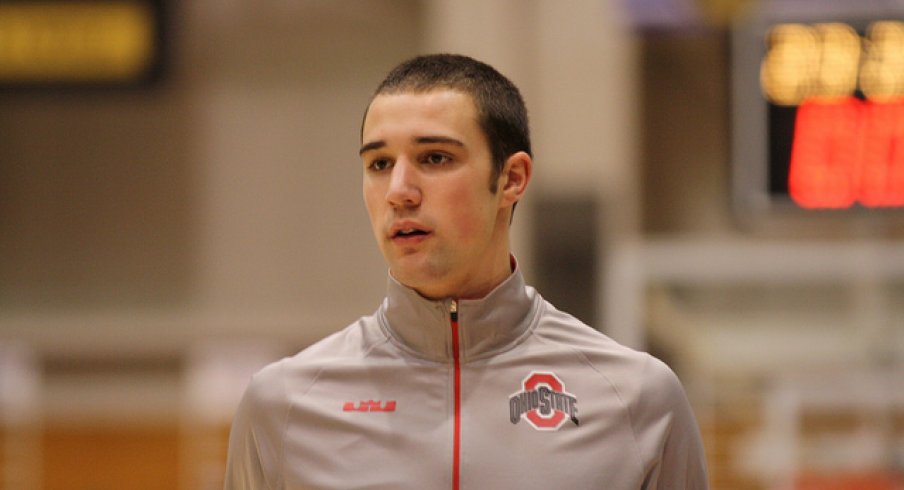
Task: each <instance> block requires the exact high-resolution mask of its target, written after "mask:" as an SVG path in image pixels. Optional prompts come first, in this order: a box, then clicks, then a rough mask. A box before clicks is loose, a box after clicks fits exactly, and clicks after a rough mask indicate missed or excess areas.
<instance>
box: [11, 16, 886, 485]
mask: <svg viewBox="0 0 904 490" xmlns="http://www.w3.org/2000/svg"><path fill="white" fill-rule="evenodd" d="M901 19H904V4H902V2H901V1H900V0H886V1H877V0H861V1H858V2H848V1H846V0H837V1H830V0H819V1H814V0H781V1H765V0H763V1H755V0H747V1H744V0H566V1H542V0H369V1H363V0H361V1H351V0H345V1H339V0H335V1H329V0H256V1H251V0H190V1H185V2H177V1H175V0H122V1H114V0H106V1H103V0H90V1H88V0H85V1H78V2H73V1H68V0H44V1H37V0H35V1H29V0H3V1H2V2H0V488H2V489H11V490H12V489H15V490H19V489H22V490H31V489H47V490H51V489H66V490H81V489H86V490H87V489H101V490H104V489H125V488H128V489H168V490H169V489H186V490H188V489H214V488H221V486H222V472H223V468H224V464H225V453H226V438H227V434H228V430H229V423H230V419H231V416H232V411H233V409H234V407H235V404H236V403H237V401H238V398H239V396H240V395H241V393H242V391H243V389H244V387H245V384H246V383H247V380H248V378H249V376H250V375H251V373H253V372H254V371H255V370H256V369H258V368H259V367H261V366H262V365H263V364H265V363H267V362H270V361H272V360H275V359H278V358H279V357H282V356H284V355H287V354H292V353H294V352H296V351H298V350H299V349H302V348H304V347H305V346H307V345H309V344H310V343H312V342H313V341H315V340H317V339H319V338H321V337H323V336H325V335H327V334H329V333H331V332H332V331H335V330H338V329H340V328H342V327H344V326H345V325H347V324H348V323H350V322H351V321H353V320H354V319H356V318H357V317H358V316H361V315H364V314H369V313H371V312H372V311H373V310H374V309H375V308H376V307H377V305H378V303H379V301H380V300H381V298H382V295H383V291H384V288H385V282H386V268H385V265H384V263H383V261H382V258H381V256H380V255H379V252H378V251H377V249H376V246H375V244H374V243H373V239H372V237H371V232H370V227H369V223H368V220H367V216H366V213H365V211H364V207H363V203H362V200H361V190H360V186H361V180H360V179H361V176H360V174H361V170H360V162H359V160H358V157H357V148H358V146H359V139H358V138H359V134H358V132H359V129H360V122H361V117H362V115H363V110H364V108H365V105H366V103H367V102H368V100H369V97H370V94H371V91H372V90H373V89H374V88H375V86H376V84H377V83H378V82H379V81H380V80H381V78H382V76H383V75H384V74H385V73H386V71H387V70H388V69H389V68H390V67H392V66H393V65H395V64H396V63H398V62H399V61H401V60H403V59H405V58H408V57H410V56H413V55H416V54H419V53H424V52H434V51H447V52H459V53H464V54H469V55H472V56H475V57H477V58H479V59H482V60H485V61H487V62H489V63H491V64H493V65H494V66H496V67H497V68H498V69H500V71H502V72H503V73H505V74H506V75H508V76H509V77H510V78H512V79H513V80H514V81H515V83H516V84H518V85H519V86H520V87H521V89H522V91H523V94H524V96H525V98H526V101H527V105H528V108H529V110H530V111H531V118H532V120H531V122H532V131H533V138H534V148H535V157H536V169H535V172H536V174H535V179H534V181H533V183H532V189H531V191H530V192H529V196H528V198H527V199H526V201H525V202H524V203H522V205H521V206H519V212H518V214H517V215H516V217H515V223H514V228H513V232H514V236H515V244H514V247H515V253H516V255H517V256H518V258H519V261H520V263H521V264H522V267H523V269H524V271H525V273H526V276H527V278H528V281H529V282H531V283H533V284H534V285H536V286H537V288H538V289H539V290H540V291H541V293H543V294H544V295H545V296H547V297H548V298H550V299H551V300H552V301H553V302H554V303H556V304H558V305H559V306H561V307H562V308H563V309H566V310H569V311H571V312H573V313H575V314H576V315H577V316H578V317H580V318H582V319H584V320H585V321H587V322H589V323H591V324H592V325H594V326H596V327H597V328H599V329H600V330H601V331H603V332H604V333H606V334H608V335H610V336H612V337H614V338H615V339H617V340H619V341H621V342H623V343H625V344H628V345H631V346H634V347H637V348H641V349H645V350H649V351H651V352H652V353H654V354H656V355H657V356H659V357H661V358H662V359H663V360H665V361H666V362H668V363H669V364H670V365H671V366H672V367H673V368H674V369H675V370H676V372H677V373H678V374H679V376H680V377H681V379H682V381H683V382H684V384H685V386H686V387H687V389H688V393H689V395H690V397H691V401H692V404H693V405H694V408H695V410H696V414H697V417H698V419H699V422H700V426H701V428H702V431H703V436H704V439H705V443H706V449H707V457H708V464H709V469H710V474H711V479H712V488H713V489H715V490H746V489H750V490H754V489H763V490H766V489H768V490H779V489H782V490H784V489H797V490H801V489H807V490H809V489H901V488H904V478H902V475H904V381H902V380H904V208H902V207H901V206H902V204H904V203H902V202H901V201H904V144H902V142H904V116H902V110H901V109H900V107H901V102H900V100H901V98H902V96H904V80H902V76H904V75H901V74H904V65H902V61H901V57H902V56H904V55H901V53H904V36H902V34H901V33H902V32H904V28H902V27H901V23H900V21H901ZM827 77H829V78H831V80H829V79H828V78H827ZM835 82H837V83H835ZM814 100H815V101H817V102H818V103H821V102H824V101H826V100H828V105H832V104H834V103H835V102H833V101H838V100H844V101H847V102H845V103H846V104H848V105H849V106H851V107H855V108H856V109H852V110H853V111H854V112H856V114H858V115H857V116H851V117H855V119H845V121H848V122H849V123H850V124H848V125H847V126H843V127H844V128H847V129H843V130H839V129H838V128H837V127H836V126H837V125H834V122H835V121H837V120H838V118H836V117H834V116H831V117H830V116H823V117H815V119H814V118H812V117H811V119H813V121H815V122H812V121H811V122H810V123H809V124H810V125H809V126H806V128H805V129H801V126H802V125H803V122H802V121H804V120H805V119H806V118H805V117H804V114H805V113H806V114H811V115H812V114H813V112H812V111H810V112H808V111H807V110H805V109H804V107H805V105H807V104H810V102H813V101H814ZM817 105H818V104H817ZM807 106H808V107H809V105H807ZM845 107H847V106H845ZM865 107H869V108H875V107H880V108H885V109H882V110H886V109H888V110H886V112H884V113H883V114H886V113H888V114H891V115H890V116H888V115H887V116H884V117H885V118H884V119H882V120H881V121H880V122H876V121H878V120H879V118H878V116H876V117H872V116H866V115H863V114H867V112H869V111H872V110H873V109H869V110H867V109H863V108H865ZM896 107H897V109H896ZM861 109H862V110H861ZM841 111H842V112H844V111H847V112H844V113H845V114H847V113H848V112H850V111H849V110H848V109H843V110H841ZM877 111H878V110H877ZM888 111H891V112H888ZM895 111H897V112H895ZM874 112H875V111H874ZM870 113H872V112H870ZM877 113H878V112H877ZM808 117H809V116H808ZM845 117H847V116H845ZM870 117H872V119H870ZM851 121H853V122H851ZM863 121H866V122H863ZM796 125H797V126H796ZM814 128H815V129H814ZM850 128H854V129H850ZM839 132H841V133H845V134H848V138H849V139H850V138H854V139H856V141H867V142H868V143H865V144H863V143H857V144H852V143H849V142H848V143H845V142H844V141H841V142H839ZM852 134H853V135H856V137H854V136H850V135H852ZM805 135H810V136H809V138H810V141H809V144H810V145H811V148H816V149H811V151H810V153H808V154H807V155H811V157H809V158H810V160H807V159H806V158H807V155H804V156H803V157H798V156H795V158H797V159H798V160H797V163H795V162H794V161H792V160H794V159H792V157H791V155H792V153H793V151H794V150H793V148H794V147H795V145H798V146H800V145H802V143H800V142H799V140H800V139H801V138H804V136H805ZM814 135H815V136H814ZM795 138H797V140H798V141H795ZM852 145H853V146H852ZM857 145H860V146H857ZM881 145H885V146H881ZM853 147H856V148H868V149H870V148H872V149H875V148H881V149H882V151H877V152H873V153H880V155H879V157H876V158H879V159H880V160H881V162H880V163H875V162H873V163H868V162H867V163H862V162H861V161H863V162H866V161H867V160H869V158H867V157H866V156H863V155H866V154H867V153H870V152H869V151H868V150H862V149H861V150H857V152H859V153H857V155H855V156H854V157H850V156H846V157H845V158H835V160H839V159H840V160H843V161H841V163H838V162H835V163H833V165H841V166H845V165H847V167H844V168H845V169H846V170H844V171H843V172H841V174H839V173H838V171H834V173H832V174H831V175H829V177H832V178H834V179H835V180H836V181H838V182H841V183H840V184H839V183H838V182H836V183H835V185H834V187H833V186H831V185H823V182H824V180H825V179H828V178H829V177H824V176H823V174H820V173H819V172H820V170H819V168H820V166H823V167H826V168H828V167H827V165H828V164H824V163H823V162H824V160H820V158H823V159H829V160H832V159H833V157H835V156H838V155H848V153H845V151H847V150H848V149H850V148H853ZM816 154H818V155H822V156H821V157H813V156H812V155H816ZM801 158H803V160H800V159H801ZM871 158H872V157H871ZM855 160H856V161H858V162H861V163H858V164H857V165H854V164H853V163H851V162H853V161H855ZM826 161H828V160H826ZM833 161H834V160H833ZM799 162H803V163H799ZM795 165H796V168H798V169H801V168H804V167H807V165H809V167H807V168H811V169H813V168H815V169H816V170H811V171H809V173H807V172H803V173H801V172H802V171H797V173H796V174H795V170H794V168H795ZM858 165H859V166H858ZM866 166H869V168H871V169H878V168H881V169H883V170H882V172H884V173H883V174H882V175H881V176H880V177H871V178H873V180H876V179H878V180H879V182H880V184H881V185H880V187H881V189H880V190H879V191H875V190H873V191H869V190H868V189H867V188H866V185H865V184H863V182H865V181H866V180H868V179H867V177H864V176H865V175H867V173H866V171H862V170H861V169H862V168H865V167H866ZM833 168H835V167H833ZM836 170H837V168H836ZM839 175H840V177H839ZM869 175H873V174H869ZM896 176H897V177H896ZM821 179H822V180H821ZM839 179H840V180H839ZM896 179H897V180H896ZM870 192H872V193H870ZM877 193H878V194H877ZM814 196H815V197H814ZM875 196H879V198H876V197H875ZM400 470H401V471H404V469H401V468H400Z"/></svg>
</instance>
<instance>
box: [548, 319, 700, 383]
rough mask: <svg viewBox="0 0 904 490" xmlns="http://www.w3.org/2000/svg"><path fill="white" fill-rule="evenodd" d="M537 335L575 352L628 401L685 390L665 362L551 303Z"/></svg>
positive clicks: (556, 345) (551, 343)
mask: <svg viewBox="0 0 904 490" xmlns="http://www.w3.org/2000/svg"><path fill="white" fill-rule="evenodd" d="M537 335H538V337H539V338H540V339H541V340H542V341H544V342H547V343H548V344H550V345H553V346H555V347H556V348H560V349H566V350H569V351H571V352H573V353H574V354H575V356H576V357H577V358H578V359H580V360H581V361H582V362H584V363H585V364H586V365H587V366H589V367H590V368H592V369H593V370H594V371H596V372H597V373H598V374H599V376H600V377H601V379H604V380H605V381H606V382H607V383H609V384H612V385H613V386H614V387H615V388H616V390H618V391H619V392H620V393H622V394H623V395H624V396H625V397H626V398H635V399H636V398H638V397H643V396H644V394H645V393H653V392H669V393H674V391H675V390H676V389H677V390H679V391H683V388H682V387H681V383H680V381H679V380H678V378H677V376H676V375H675V373H674V371H672V369H671V368H670V367H669V366H668V365H667V364H666V363H665V362H663V361H661V360H660V359H658V358H656V357H654V356H652V355H650V354H649V353H647V352H644V351H640V350H636V349H633V348H631V347H628V346H626V345H624V344H621V343H619V342H617V341H616V340H614V339H612V338H611V337H609V336H608V335H606V334H604V333H603V332H601V331H599V330H597V329H595V328H593V327H591V326H589V325H587V324H586V323H584V322H583V321H581V320H579V319H577V318H576V317H574V316H572V315H570V314H569V313H566V312H564V311H561V310H559V309H557V308H556V307H555V306H553V305H552V304H550V303H548V302H547V303H546V305H545V312H544V314H543V316H542V317H541V318H540V324H539V325H538V328H537Z"/></svg>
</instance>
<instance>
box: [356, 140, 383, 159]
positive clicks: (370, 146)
mask: <svg viewBox="0 0 904 490" xmlns="http://www.w3.org/2000/svg"><path fill="white" fill-rule="evenodd" d="M384 146H386V142H385V141H383V140H377V141H371V142H370V143H366V144H364V145H363V146H361V149H360V150H358V155H359V156H360V155H363V154H364V153H366V152H368V151H371V150H378V149H380V148H383V147H384Z"/></svg>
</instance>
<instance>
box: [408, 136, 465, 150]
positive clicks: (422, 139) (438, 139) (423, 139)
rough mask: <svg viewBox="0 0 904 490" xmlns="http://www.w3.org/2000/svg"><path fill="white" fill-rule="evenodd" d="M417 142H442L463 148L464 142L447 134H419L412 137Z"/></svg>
mask: <svg viewBox="0 0 904 490" xmlns="http://www.w3.org/2000/svg"><path fill="white" fill-rule="evenodd" d="M414 141H415V142H416V143H418V144H431V143H444V144H447V145H455V146H460V147H462V148H464V146H465V144H464V143H462V142H461V141H459V140H457V139H455V138H449V137H448V136H419V137H417V138H415V139H414Z"/></svg>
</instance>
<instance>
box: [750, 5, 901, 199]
mask: <svg viewBox="0 0 904 490" xmlns="http://www.w3.org/2000/svg"><path fill="white" fill-rule="evenodd" d="M767 45H768V52H767V54H766V57H765V58H764V60H763V62H762V65H761V69H760V84H761V87H762V90H763V93H764V95H765V96H766V98H767V99H768V100H769V101H770V102H771V103H772V104H775V105H779V106H797V114H796V119H795V122H794V139H793V142H792V148H791V161H790V169H789V172H788V193H789V195H790V196H791V198H792V199H793V200H794V201H795V202H796V203H797V204H798V205H800V206H801V207H804V208H833V209H837V208H848V207H851V206H854V205H855V204H860V205H862V206H867V207H899V206H904V23H902V22H898V21H880V22H874V23H873V24H871V25H870V26H869V28H868V29H867V31H866V35H865V37H864V38H861V37H860V36H859V35H858V34H857V33H856V32H855V31H854V29H853V28H851V27H850V26H847V25H846V24H841V23H831V24H815V25H812V26H810V25H803V24H782V25H779V26H776V27H774V28H773V29H772V30H771V31H770V32H769V35H768V36H767ZM858 90H859V92H860V95H862V98H859V97H855V94H856V93H857V91H858Z"/></svg>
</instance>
